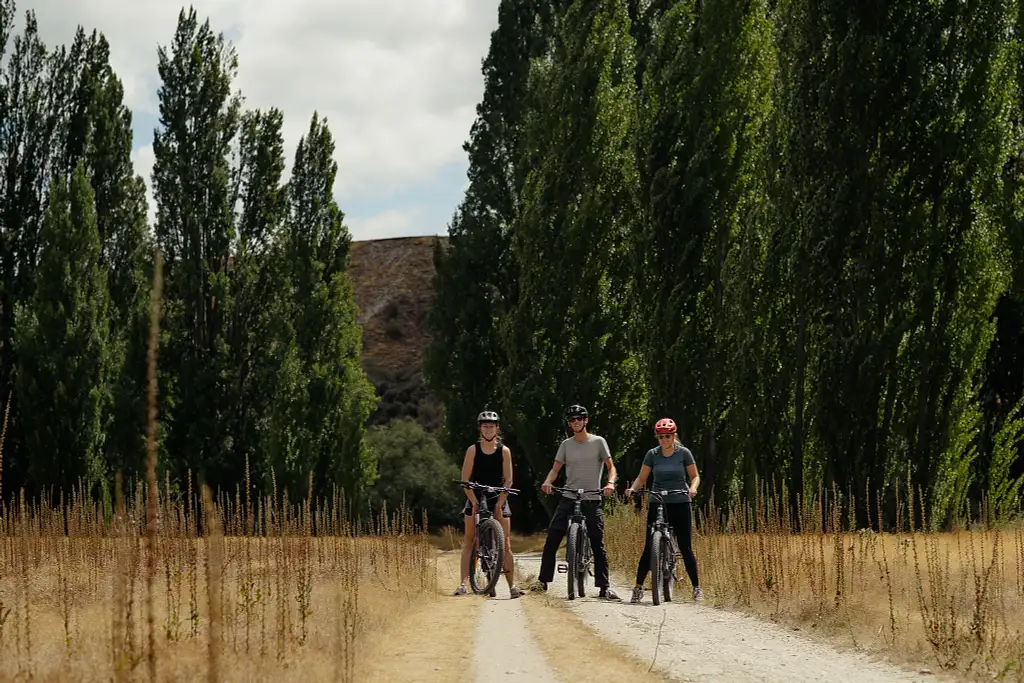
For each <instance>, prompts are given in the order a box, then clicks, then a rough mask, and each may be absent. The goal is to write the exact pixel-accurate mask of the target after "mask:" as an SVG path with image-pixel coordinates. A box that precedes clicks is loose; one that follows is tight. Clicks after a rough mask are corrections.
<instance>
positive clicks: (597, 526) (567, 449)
mask: <svg viewBox="0 0 1024 683" xmlns="http://www.w3.org/2000/svg"><path fill="white" fill-rule="evenodd" d="M565 419H566V421H567V422H568V424H569V429H571V430H572V433H573V435H572V436H571V437H570V438H568V439H565V440H564V441H562V443H561V445H559V447H558V453H557V454H556V455H555V462H554V465H553V466H552V467H551V471H550V472H548V476H547V477H546V478H545V479H544V483H543V484H541V486H540V489H541V491H543V492H544V493H548V494H550V493H552V489H551V485H552V484H553V483H554V481H555V477H556V476H558V471H559V470H560V469H562V467H563V466H565V488H568V489H589V490H597V489H602V492H603V494H604V495H605V496H610V495H612V494H613V493H614V492H615V479H616V472H615V463H614V462H612V456H611V452H610V451H609V450H608V442H606V441H605V440H604V437H601V436H597V435H596V434H589V433H587V423H588V422H589V415H588V414H587V409H586V408H584V407H583V406H581V405H578V404H573V405H571V406H569V407H568V408H566V410H565ZM605 467H607V468H608V481H607V482H606V483H605V485H604V487H602V486H601V470H602V469H603V468H605ZM562 496H563V497H562V500H561V501H560V502H559V503H558V507H556V508H555V512H554V514H553V515H552V517H551V523H550V524H549V525H548V536H547V539H546V540H545V541H544V551H543V553H542V555H541V560H540V575H539V576H538V577H537V583H536V584H535V585H534V590H539V591H546V590H547V589H548V584H549V583H551V581H552V579H554V576H555V553H556V552H557V550H558V546H559V545H560V544H561V543H562V539H563V538H565V533H566V531H568V529H569V518H570V516H571V515H572V510H573V499H572V498H571V497H570V496H569V495H568V494H564V493H563V494H562ZM583 515H584V517H585V518H586V520H587V536H589V537H590V546H591V548H592V549H593V551H594V585H595V586H596V587H597V588H599V589H600V592H599V594H598V597H599V598H603V599H605V600H619V599H620V598H619V596H618V595H616V594H615V591H613V590H612V589H611V588H610V587H609V585H608V555H607V554H606V553H605V549H604V517H603V515H602V513H601V497H600V496H599V495H597V494H587V495H586V496H585V497H584V500H583Z"/></svg>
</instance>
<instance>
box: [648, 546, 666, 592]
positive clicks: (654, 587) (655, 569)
mask: <svg viewBox="0 0 1024 683" xmlns="http://www.w3.org/2000/svg"><path fill="white" fill-rule="evenodd" d="M661 542H662V533H661V532H660V531H655V532H654V533H653V534H652V535H651V602H652V603H654V604H655V605H660V604H661V588H662V581H661V574H662V568H663V567H664V565H663V564H662V562H661Z"/></svg>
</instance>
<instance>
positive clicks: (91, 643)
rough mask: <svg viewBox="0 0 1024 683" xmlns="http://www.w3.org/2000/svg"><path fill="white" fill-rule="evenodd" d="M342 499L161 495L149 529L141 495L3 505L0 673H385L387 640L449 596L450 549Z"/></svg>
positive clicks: (309, 676) (62, 676) (338, 676)
mask: <svg viewBox="0 0 1024 683" xmlns="http://www.w3.org/2000/svg"><path fill="white" fill-rule="evenodd" d="M334 502H335V503H337V505H334V504H330V505H328V504H321V505H320V506H314V505H311V504H309V503H308V502H307V503H303V504H301V505H297V506H284V505H279V506H274V505H273V504H272V503H271V502H270V501H269V500H267V501H263V502H261V503H260V504H259V505H257V506H246V505H244V504H236V503H237V501H235V502H229V501H227V500H221V501H219V502H218V503H214V502H212V501H210V500H209V498H208V496H207V499H206V501H205V502H203V501H202V500H195V501H193V502H191V503H189V502H175V501H172V500H171V499H170V498H169V497H167V496H164V497H162V498H161V500H160V502H159V504H158V506H157V510H158V519H159V522H160V524H159V528H158V530H157V532H156V533H155V534H154V535H153V536H152V537H148V536H147V534H146V527H145V524H143V523H142V522H143V520H145V519H146V518H147V517H146V509H145V506H144V503H143V497H142V496H141V495H137V496H134V497H133V500H132V502H131V504H130V505H123V504H122V505H121V506H119V509H120V514H116V515H111V516H107V515H104V512H103V509H102V507H101V506H100V505H99V504H98V503H96V502H93V501H88V500H83V499H82V498H81V497H78V496H72V497H71V498H70V499H69V500H67V501H66V502H65V503H64V504H63V505H62V506H59V507H56V508H53V509H45V508H40V507H37V506H30V505H20V506H16V507H15V508H14V509H11V508H9V507H8V508H4V509H3V510H2V521H0V680H24V679H28V678H31V679H32V680H44V681H45V680H54V681H56V680H61V681H68V680H72V681H73V680H115V681H127V680H142V679H145V680H161V681H178V680H181V681H184V680H197V679H200V678H205V679H207V680H227V679H230V680H245V681H263V680H267V681H269V680H274V681H278V680H293V679H294V680H300V679H301V680H304V681H307V680H309V681H315V680H334V681H339V680H340V681H354V680H378V679H379V680H386V677H382V676H378V675H377V674H376V673H375V669H376V668H378V666H379V664H380V663H381V662H380V660H381V659H382V658H381V657H379V654H380V653H377V652H376V651H377V649H379V648H378V647H377V646H376V642H377V641H378V640H380V639H381V638H380V637H382V636H386V635H387V634H389V633H390V632H391V631H394V630H397V631H401V630H403V627H404V625H405V624H404V622H405V621H406V620H407V619H409V618H415V617H416V616H417V615H418V614H420V613H421V612H422V611H423V610H424V607H426V606H429V604H430V603H435V602H437V599H438V597H439V594H438V576H437V551H436V549H435V548H434V547H433V545H431V543H430V541H429V539H428V536H427V534H426V533H425V532H424V531H423V529H422V528H421V527H420V526H418V525H417V524H415V523H414V521H413V520H411V519H409V518H408V517H407V516H406V515H404V514H403V512H402V511H397V512H396V513H395V514H390V515H389V514H387V512H386V511H382V513H381V514H380V515H379V516H378V518H377V519H376V520H374V523H373V524H372V525H367V526H364V527H360V526H359V525H356V524H352V523H350V522H348V521H347V520H345V519H344V518H343V517H341V516H340V515H338V514H337V513H336V511H337V510H339V509H341V508H342V505H341V501H334ZM446 578H447V577H446ZM392 642H393V641H392ZM154 674H155V675H154Z"/></svg>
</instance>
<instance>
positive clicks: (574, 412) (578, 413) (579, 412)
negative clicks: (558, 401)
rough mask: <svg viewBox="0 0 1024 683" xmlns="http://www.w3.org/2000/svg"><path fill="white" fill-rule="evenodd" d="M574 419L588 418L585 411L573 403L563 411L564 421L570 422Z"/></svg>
mask: <svg viewBox="0 0 1024 683" xmlns="http://www.w3.org/2000/svg"><path fill="white" fill-rule="evenodd" d="M574 417H590V416H589V415H588V414H587V409H586V408H584V407H583V406H581V405H579V404H578V403H573V404H572V405H571V406H569V407H568V408H566V409H565V419H566V420H571V419H572V418H574Z"/></svg>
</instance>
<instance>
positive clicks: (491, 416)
mask: <svg viewBox="0 0 1024 683" xmlns="http://www.w3.org/2000/svg"><path fill="white" fill-rule="evenodd" d="M500 421H501V420H499V419H498V414H497V413H496V412H494V411H493V410H485V411H483V412H482V413H480V414H479V415H477V416H476V423H477V424H482V423H484V422H493V423H495V424H497V423H498V422H500Z"/></svg>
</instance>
